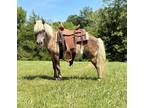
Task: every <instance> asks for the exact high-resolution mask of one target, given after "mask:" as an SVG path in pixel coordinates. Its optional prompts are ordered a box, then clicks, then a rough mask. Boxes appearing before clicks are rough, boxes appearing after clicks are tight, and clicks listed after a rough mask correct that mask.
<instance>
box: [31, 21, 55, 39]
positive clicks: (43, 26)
mask: <svg viewBox="0 0 144 108" xmlns="http://www.w3.org/2000/svg"><path fill="white" fill-rule="evenodd" d="M42 30H45V32H46V33H47V35H48V36H50V37H53V36H54V34H53V28H52V27H51V26H50V25H48V24H47V23H45V24H43V23H42V20H37V21H36V24H35V25H34V32H35V33H37V32H40V31H42Z"/></svg>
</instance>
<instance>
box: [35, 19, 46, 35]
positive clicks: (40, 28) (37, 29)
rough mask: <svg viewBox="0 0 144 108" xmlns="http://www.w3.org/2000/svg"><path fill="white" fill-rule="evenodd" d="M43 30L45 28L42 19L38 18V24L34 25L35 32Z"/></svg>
mask: <svg viewBox="0 0 144 108" xmlns="http://www.w3.org/2000/svg"><path fill="white" fill-rule="evenodd" d="M42 30H44V25H43V23H42V21H41V20H37V21H36V24H35V25H34V32H35V33H37V32H40V31H42Z"/></svg>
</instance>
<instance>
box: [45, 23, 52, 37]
mask: <svg viewBox="0 0 144 108" xmlns="http://www.w3.org/2000/svg"><path fill="white" fill-rule="evenodd" d="M44 29H45V31H46V33H47V35H48V36H50V37H53V36H54V33H53V28H52V27H51V26H50V25H48V24H47V23H45V24H44Z"/></svg>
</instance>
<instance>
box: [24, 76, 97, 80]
mask: <svg viewBox="0 0 144 108" xmlns="http://www.w3.org/2000/svg"><path fill="white" fill-rule="evenodd" d="M36 78H40V79H47V80H54V78H53V77H50V76H47V75H35V76H24V77H23V79H26V80H34V79H36ZM72 79H77V80H97V79H98V78H96V77H79V76H72V77H62V79H61V80H72Z"/></svg>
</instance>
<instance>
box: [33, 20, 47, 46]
mask: <svg viewBox="0 0 144 108" xmlns="http://www.w3.org/2000/svg"><path fill="white" fill-rule="evenodd" d="M44 24H45V22H44V20H37V21H36V22H35V25H34V33H35V38H36V43H37V45H39V46H43V45H44V39H45V36H46V32H45V28H44Z"/></svg>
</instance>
